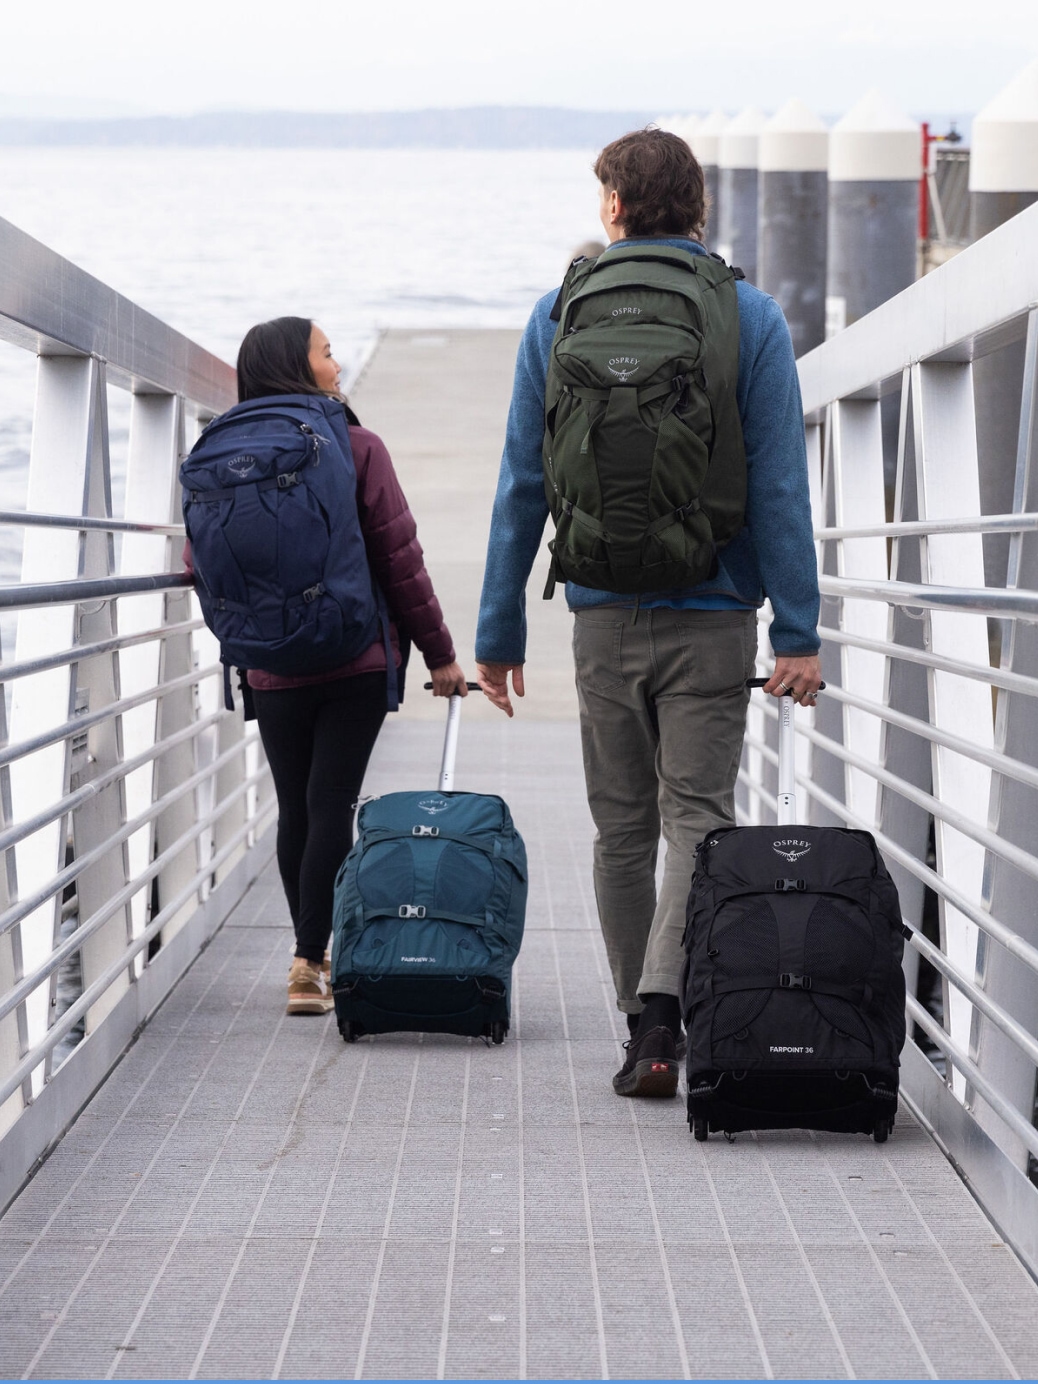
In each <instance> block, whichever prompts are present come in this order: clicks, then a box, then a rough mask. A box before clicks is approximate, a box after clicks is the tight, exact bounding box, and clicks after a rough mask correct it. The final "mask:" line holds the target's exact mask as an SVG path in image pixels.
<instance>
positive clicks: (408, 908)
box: [397, 903, 425, 918]
mask: <svg viewBox="0 0 1038 1384" xmlns="http://www.w3.org/2000/svg"><path fill="white" fill-rule="evenodd" d="M397 916H398V917H400V918H424V917H425V906H424V904H420V903H419V904H413V903H402V904H401V905H400V911H399V913H398V915H397Z"/></svg>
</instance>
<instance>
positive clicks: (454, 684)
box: [429, 663, 469, 697]
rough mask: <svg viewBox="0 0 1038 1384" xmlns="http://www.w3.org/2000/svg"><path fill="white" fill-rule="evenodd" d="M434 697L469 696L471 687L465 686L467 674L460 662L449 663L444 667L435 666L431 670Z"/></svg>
mask: <svg viewBox="0 0 1038 1384" xmlns="http://www.w3.org/2000/svg"><path fill="white" fill-rule="evenodd" d="M429 677H430V679H431V680H432V692H433V696H434V697H453V696H454V694H455V692H456V693H457V694H458V696H459V697H467V696H468V695H469V689H468V688H467V687H466V686H465V674H464V673H463V672H462V670H461V664H460V663H448V664H447V665H446V667H444V668H433V669H431V670H430V672H429Z"/></svg>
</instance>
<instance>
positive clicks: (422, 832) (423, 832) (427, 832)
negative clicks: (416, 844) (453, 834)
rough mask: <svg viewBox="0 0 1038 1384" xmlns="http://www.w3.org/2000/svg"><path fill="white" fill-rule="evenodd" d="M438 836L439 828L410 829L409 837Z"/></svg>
mask: <svg viewBox="0 0 1038 1384" xmlns="http://www.w3.org/2000/svg"><path fill="white" fill-rule="evenodd" d="M439 834H440V828H439V827H412V828H411V835H412V836H439Z"/></svg>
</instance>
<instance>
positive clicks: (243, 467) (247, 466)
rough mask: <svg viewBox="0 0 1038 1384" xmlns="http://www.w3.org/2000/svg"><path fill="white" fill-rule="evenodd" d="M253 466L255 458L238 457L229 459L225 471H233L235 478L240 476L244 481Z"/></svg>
mask: <svg viewBox="0 0 1038 1384" xmlns="http://www.w3.org/2000/svg"><path fill="white" fill-rule="evenodd" d="M255 465H256V458H255V457H250V456H238V457H231V459H230V461H229V462H228V463H227V469H228V470H229V471H233V472H234V474H235V475H236V476H240V477H241V479H242V480H244V479H245V477H246V476H247V475H248V474H249V472H250V471H251V470H252V468H253V467H254V466H255Z"/></svg>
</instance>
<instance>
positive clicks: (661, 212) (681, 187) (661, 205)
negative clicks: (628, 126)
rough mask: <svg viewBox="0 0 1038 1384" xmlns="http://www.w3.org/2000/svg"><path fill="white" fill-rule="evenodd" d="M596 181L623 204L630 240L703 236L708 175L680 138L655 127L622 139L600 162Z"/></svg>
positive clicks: (606, 149) (598, 160) (607, 146)
mask: <svg viewBox="0 0 1038 1384" xmlns="http://www.w3.org/2000/svg"><path fill="white" fill-rule="evenodd" d="M595 176H596V177H597V178H598V181H599V182H600V183H601V184H602V186H603V187H605V188H606V189H607V190H608V191H610V192H612V191H614V190H615V192H616V193H617V194H618V196H619V198H620V201H621V202H622V203H623V209H624V216H623V221H622V222H621V225H622V226H623V230H624V235H625V236H627V237H631V236H665V235H691V236H697V237H698V236H700V235H701V234H702V231H703V224H704V222H705V220H706V205H705V200H706V194H705V188H704V183H703V170H702V168H701V167H700V166H699V161H698V160H697V159H696V156H695V154H693V152H692V150H691V149H690V148H689V147H688V145H687V144H686V143H685V141H684V140H683V139H682V138H681V137H680V136H679V135H675V134H671V133H670V131H669V130H657V129H655V128H654V127H653V126H651V125H650V126H649V127H648V128H647V129H644V130H632V131H631V133H630V134H628V135H621V136H620V138H619V139H614V140H613V142H612V144H607V145H606V147H605V148H604V149H603V150H602V152H601V153H600V154H599V156H598V158H597V159H596V160H595Z"/></svg>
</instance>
